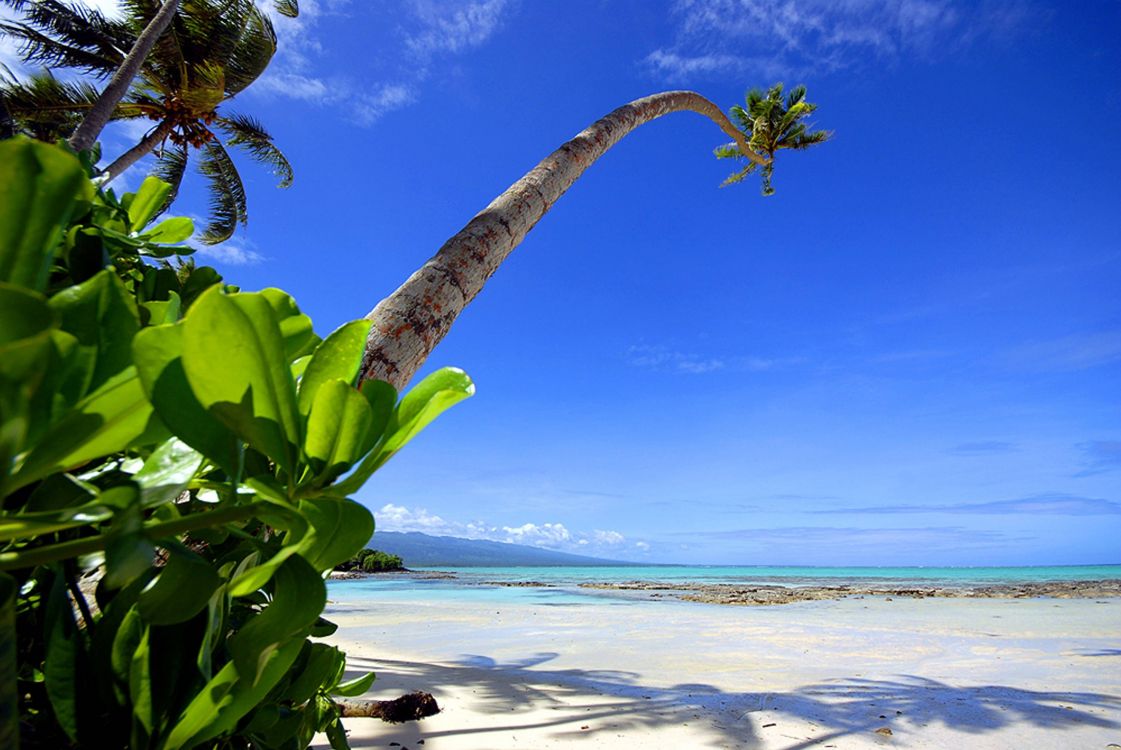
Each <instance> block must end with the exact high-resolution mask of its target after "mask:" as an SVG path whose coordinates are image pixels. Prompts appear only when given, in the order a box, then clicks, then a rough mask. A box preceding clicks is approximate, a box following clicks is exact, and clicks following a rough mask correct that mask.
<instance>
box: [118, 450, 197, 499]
mask: <svg viewBox="0 0 1121 750" xmlns="http://www.w3.org/2000/svg"><path fill="white" fill-rule="evenodd" d="M202 461H203V457H202V455H201V454H200V453H199V452H198V451H196V450H194V449H193V448H191V447H190V446H189V445H187V444H186V443H183V442H181V441H179V440H175V439H174V438H173V439H171V440H168V441H166V442H164V443H162V444H161V445H160V446H159V447H158V448H156V450H155V451H153V452H152V455H150V456H148V459H147V460H146V461H145V462H144V465H143V466H142V467H141V468H140V471H138V472H136V474H134V475H133V477H132V479H133V481H134V482H136V483H137V484H139V485H140V494H141V504H142V505H143V506H144V507H145V508H153V507H155V506H157V505H162V504H164V503H168V502H171V501H173V500H174V499H175V498H176V497H178V496H179V494H180V493H181V492H182V491H183V490H184V489H186V487H187V483H188V482H190V481H191V478H192V477H194V475H195V473H196V472H198V470H199V469H200V468H201V466H202Z"/></svg>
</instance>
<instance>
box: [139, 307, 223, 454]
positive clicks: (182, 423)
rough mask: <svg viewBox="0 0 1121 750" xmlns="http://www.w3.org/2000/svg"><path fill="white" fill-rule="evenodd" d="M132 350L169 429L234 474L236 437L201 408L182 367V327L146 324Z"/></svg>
mask: <svg viewBox="0 0 1121 750" xmlns="http://www.w3.org/2000/svg"><path fill="white" fill-rule="evenodd" d="M132 351H133V357H134V360H135V362H136V368H137V371H138V373H139V375H140V380H141V382H142V383H143V385H144V391H145V393H146V394H147V395H148V398H149V399H151V402H152V404H153V406H154V407H155V409H156V413H157V414H158V415H159V417H160V419H161V420H162V421H163V422H164V424H166V425H167V427H168V429H169V430H171V432H173V433H174V434H175V435H176V436H177V437H178V438H179V439H180V440H182V441H183V442H184V443H186V444H187V445H189V446H191V447H192V448H194V449H195V450H197V451H199V452H200V453H202V454H203V455H204V456H206V457H207V458H208V459H210V460H211V461H213V462H214V463H215V464H216V465H217V466H220V467H221V468H222V469H224V470H225V471H226V473H228V474H229V475H231V476H236V475H237V468H238V464H239V461H240V458H239V454H240V448H239V443H238V440H237V437H236V436H235V435H234V434H233V433H231V432H230V431H229V430H228V429H227V428H226V426H225V425H223V424H222V423H221V422H219V421H218V420H217V419H215V418H214V417H213V416H211V415H210V413H209V412H207V411H206V409H204V408H203V406H202V404H200V403H199V401H198V399H197V398H195V394H194V391H192V390H191V386H190V384H189V383H188V382H187V375H186V373H185V372H184V371H183V361H182V354H183V328H182V327H181V326H153V327H151V328H145V329H143V330H141V331H140V332H139V333H138V334H136V337H135V338H134V339H133V342H132Z"/></svg>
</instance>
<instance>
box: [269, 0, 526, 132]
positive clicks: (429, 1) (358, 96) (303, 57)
mask: <svg viewBox="0 0 1121 750" xmlns="http://www.w3.org/2000/svg"><path fill="white" fill-rule="evenodd" d="M258 2H259V3H261V4H262V7H266V8H267V7H268V6H269V5H271V3H270V4H265V3H264V0H258ZM350 7H353V6H351V5H350V4H349V2H348V0H334V1H331V0H326V1H324V0H319V2H311V3H308V2H307V0H303V1H302V2H301V3H300V16H299V17H298V18H295V19H290V18H282V17H276V18H275V21H274V23H275V26H276V30H277V36H278V38H279V42H278V46H277V54H276V56H275V57H274V58H273V61H272V64H271V65H270V66H269V69H268V70H267V71H265V74H264V75H263V76H262V77H261V79H260V80H259V81H257V82H256V84H254V86H253V88H251V89H250V91H251V92H253V93H256V94H264V95H267V96H279V97H288V98H291V99H297V100H300V101H305V102H309V103H313V104H317V105H319V106H337V107H341V108H342V109H343V111H344V116H345V117H347V118H348V119H350V120H351V121H352V122H354V123H356V124H358V125H363V126H370V125H373V124H374V123H375V122H377V121H378V120H380V119H381V118H382V117H384V116H385V115H387V114H389V113H390V112H394V111H396V110H399V109H403V108H405V107H407V106H408V105H410V104H412V103H413V102H415V101H417V100H418V99H419V98H420V94H421V89H422V84H423V83H424V82H425V81H426V80H428V79H429V78H430V77H431V76H432V75H433V66H434V65H435V64H436V63H437V62H439V60H440V59H442V58H445V57H448V56H451V55H458V54H462V53H464V52H467V51H468V50H470V49H473V48H476V47H479V46H481V45H483V44H485V43H486V42H487V41H488V40H489V39H490V38H491V37H492V36H493V35H494V34H495V33H496V32H497V31H498V30H499V28H501V22H502V18H503V16H504V14H506V13H507V11H508V9H509V8H510V7H511V3H510V2H509V1H508V0H480V1H478V2H470V3H466V4H464V3H462V2H458V1H457V2H448V1H446V0H439V1H438V0H408V2H406V3H405V7H406V9H407V12H406V13H404V14H401V16H400V17H399V18H395V19H394V20H395V22H396V23H398V24H399V25H400V29H401V31H400V34H399V36H398V39H399V44H400V48H399V49H396V50H394V49H388V50H383V52H384V53H385V55H384V56H385V57H386V58H388V59H396V60H400V61H401V62H402V64H401V67H400V69H399V70H396V71H394V72H392V73H391V74H389V75H388V80H383V81H380V82H372V83H371V82H368V81H354V80H351V79H349V78H347V77H345V76H332V77H330V78H327V77H324V76H323V75H322V74H321V73H320V72H319V71H318V70H317V65H316V63H317V60H318V59H319V58H320V57H321V55H322V54H323V51H324V50H323V45H322V44H321V43H320V41H319V37H318V24H319V21H320V19H322V18H323V17H324V16H327V15H331V14H339V13H343V12H344V11H345V10H346V9H348V8H350ZM358 7H359V9H360V10H365V11H367V12H369V10H370V8H369V7H367V6H358Z"/></svg>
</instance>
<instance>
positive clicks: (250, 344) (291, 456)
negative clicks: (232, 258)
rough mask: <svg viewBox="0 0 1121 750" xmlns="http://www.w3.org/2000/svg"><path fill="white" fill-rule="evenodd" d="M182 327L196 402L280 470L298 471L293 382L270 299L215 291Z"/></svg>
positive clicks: (186, 365) (195, 307)
mask: <svg viewBox="0 0 1121 750" xmlns="http://www.w3.org/2000/svg"><path fill="white" fill-rule="evenodd" d="M181 325H182V326H183V357H182V360H183V370H184V372H185V373H186V375H187V381H188V382H189V383H190V385H191V390H192V391H194V393H195V396H196V397H197V398H198V400H199V403H201V404H202V405H203V407H205V408H206V409H207V411H209V412H210V413H211V414H213V415H214V416H215V418H217V419H218V420H219V421H220V422H222V423H223V424H225V425H226V426H227V427H229V428H230V429H231V430H233V431H234V432H235V433H236V434H237V435H238V436H239V437H240V438H241V439H243V440H245V442H247V443H249V444H250V445H251V446H253V447H254V448H256V449H257V450H259V451H261V452H262V453H264V454H265V455H267V456H268V457H269V458H271V459H272V460H273V461H276V463H277V464H278V465H280V466H281V467H282V468H284V469H287V470H289V471H291V470H293V469H295V467H296V461H297V456H298V447H297V446H299V445H300V442H301V441H300V433H301V429H300V419H299V414H298V412H297V410H296V385H295V383H294V382H293V380H292V374H291V372H290V371H289V369H288V364H289V361H290V360H289V359H288V358H287V357H286V355H285V350H284V346H285V342H284V339H283V338H282V337H281V333H280V328H279V326H278V324H277V320H276V315H275V314H274V312H273V310H272V307H270V305H269V302H268V301H267V299H266V298H265V297H264V296H263V295H260V294H244V293H243V294H231V295H225V294H222V292H221V291H220V290H219V289H217V288H213V289H210V290H208V291H207V292H205V293H203V295H202V296H201V297H199V299H198V300H197V301H196V302H195V304H194V305H193V306H192V307H191V309H190V311H189V312H188V313H187V316H186V317H185V318H184V319H183V322H182V323H181ZM219 363H220V365H219Z"/></svg>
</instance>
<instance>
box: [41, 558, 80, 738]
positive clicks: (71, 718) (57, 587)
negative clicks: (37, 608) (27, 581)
mask: <svg viewBox="0 0 1121 750" xmlns="http://www.w3.org/2000/svg"><path fill="white" fill-rule="evenodd" d="M43 625H44V628H45V630H46V633H45V636H46V662H45V663H44V665H43V678H44V680H43V681H44V683H45V687H46V691H47V699H48V700H50V702H51V708H52V709H53V710H54V715H55V719H56V720H57V721H58V725H59V726H60V727H62V729H63V731H64V732H66V734H67V735H68V736H69V737H70V739H71V740H73V741H74V742H77V741H78V709H77V697H78V680H77V662H78V651H79V649H80V648H81V647H80V645H79V643H78V626H77V624H76V623H75V622H74V610H73V608H72V607H71V606H70V598H69V597H68V596H67V593H66V584H65V582H64V581H63V577H62V576H61V575H57V574H56V575H55V576H54V581H53V582H52V584H51V588H50V593H49V595H48V598H47V603H46V613H45V616H44V620H43Z"/></svg>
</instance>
